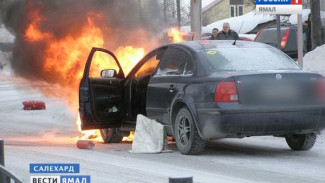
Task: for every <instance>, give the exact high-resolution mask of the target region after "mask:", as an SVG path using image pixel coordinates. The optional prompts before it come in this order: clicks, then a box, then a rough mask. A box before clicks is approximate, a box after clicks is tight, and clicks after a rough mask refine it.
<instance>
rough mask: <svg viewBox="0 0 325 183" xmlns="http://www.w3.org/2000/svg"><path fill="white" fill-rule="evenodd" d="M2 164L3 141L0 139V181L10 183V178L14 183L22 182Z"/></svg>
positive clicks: (3, 162) (0, 182)
mask: <svg viewBox="0 0 325 183" xmlns="http://www.w3.org/2000/svg"><path fill="white" fill-rule="evenodd" d="M4 164H5V161H4V143H3V140H2V139H0V183H10V182H11V179H12V180H14V183H22V181H21V180H20V179H19V178H17V177H16V176H15V175H14V174H13V173H11V172H10V171H9V170H8V169H6V168H5V167H4Z"/></svg>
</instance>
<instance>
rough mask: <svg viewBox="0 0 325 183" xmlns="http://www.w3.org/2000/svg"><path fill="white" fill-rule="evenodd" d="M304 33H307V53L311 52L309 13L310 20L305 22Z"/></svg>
mask: <svg viewBox="0 0 325 183" xmlns="http://www.w3.org/2000/svg"><path fill="white" fill-rule="evenodd" d="M304 32H305V33H306V43H307V46H306V48H307V52H310V51H311V47H312V44H311V14H310V13H309V15H308V19H307V20H306V21H305V22H304Z"/></svg>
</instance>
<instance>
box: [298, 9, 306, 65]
mask: <svg viewBox="0 0 325 183" xmlns="http://www.w3.org/2000/svg"><path fill="white" fill-rule="evenodd" d="M297 20H298V22H297V23H298V31H297V46H298V50H297V51H298V65H299V66H300V67H301V68H303V67H304V63H303V54H304V53H303V52H304V51H303V50H304V48H303V47H304V46H303V33H302V14H298V15H297Z"/></svg>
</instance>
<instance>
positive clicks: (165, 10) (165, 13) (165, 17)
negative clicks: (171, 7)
mask: <svg viewBox="0 0 325 183" xmlns="http://www.w3.org/2000/svg"><path fill="white" fill-rule="evenodd" d="M164 21H165V25H167V0H164Z"/></svg>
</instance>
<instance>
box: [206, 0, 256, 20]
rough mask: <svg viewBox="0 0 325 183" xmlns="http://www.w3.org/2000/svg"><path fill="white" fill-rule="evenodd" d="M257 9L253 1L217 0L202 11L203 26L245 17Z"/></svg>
mask: <svg viewBox="0 0 325 183" xmlns="http://www.w3.org/2000/svg"><path fill="white" fill-rule="evenodd" d="M254 9H255V5H254V4H253V3H252V1H251V0H215V1H213V2H212V3H210V4H209V5H207V6H205V7H204V8H203V10H202V24H203V26H206V25H208V24H211V23H213V22H216V21H219V20H222V19H226V18H230V17H236V16H240V15H243V14H245V13H248V12H250V11H252V10H254Z"/></svg>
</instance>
